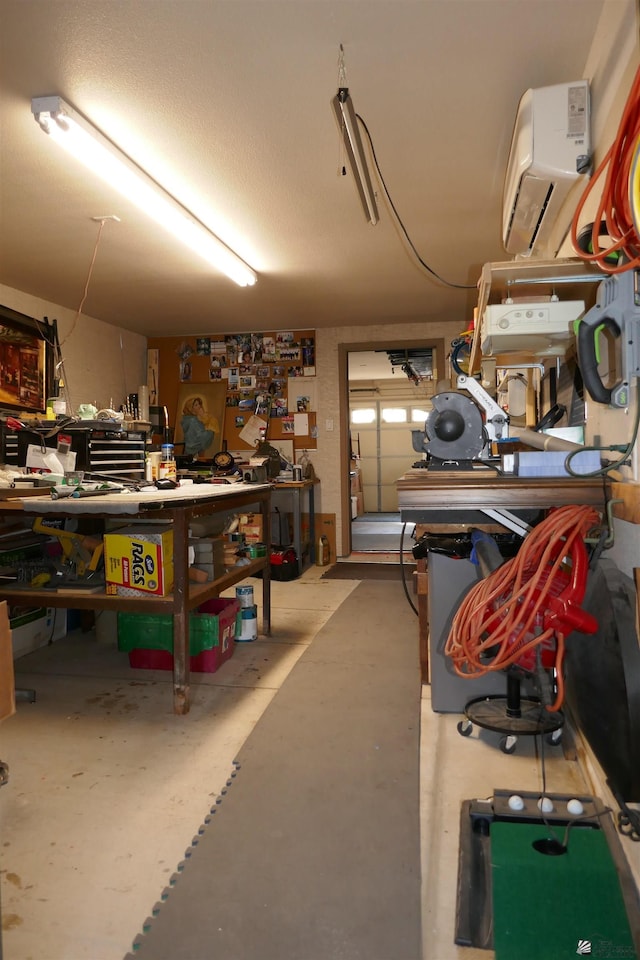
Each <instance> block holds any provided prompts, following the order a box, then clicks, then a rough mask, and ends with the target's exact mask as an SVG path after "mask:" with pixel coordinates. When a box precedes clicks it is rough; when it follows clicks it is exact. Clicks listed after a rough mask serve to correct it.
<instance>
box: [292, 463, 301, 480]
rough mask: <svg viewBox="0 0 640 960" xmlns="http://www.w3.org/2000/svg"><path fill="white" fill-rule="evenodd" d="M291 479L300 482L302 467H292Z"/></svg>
mask: <svg viewBox="0 0 640 960" xmlns="http://www.w3.org/2000/svg"><path fill="white" fill-rule="evenodd" d="M293 480H294V482H295V483H300V481H301V480H302V467H299V466H294V467H293Z"/></svg>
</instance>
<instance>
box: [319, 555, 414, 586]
mask: <svg viewBox="0 0 640 960" xmlns="http://www.w3.org/2000/svg"><path fill="white" fill-rule="evenodd" d="M413 569H414V567H413V564H411V565H407V564H405V565H404V573H405V577H406V578H407V579H410V578H411V575H412V572H413ZM321 579H322V580H397V581H398V582H401V581H402V569H401V567H400V562H398V563H374V562H372V563H366V562H365V563H358V562H355V563H354V562H353V561H351V560H345V561H344V562H342V563H340V561H338V563H334V564H333V566H332V567H329V569H328V570H326V571H325V572H324V573H323V574H322V577H321Z"/></svg>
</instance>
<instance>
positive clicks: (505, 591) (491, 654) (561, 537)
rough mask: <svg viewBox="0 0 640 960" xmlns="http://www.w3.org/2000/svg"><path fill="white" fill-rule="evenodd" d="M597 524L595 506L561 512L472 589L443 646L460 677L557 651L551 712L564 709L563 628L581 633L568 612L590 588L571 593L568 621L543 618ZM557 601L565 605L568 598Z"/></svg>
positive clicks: (551, 516)
mask: <svg viewBox="0 0 640 960" xmlns="http://www.w3.org/2000/svg"><path fill="white" fill-rule="evenodd" d="M599 523H600V517H599V514H598V513H596V511H595V510H594V509H593V508H592V507H588V506H566V507H558V508H557V509H556V510H553V511H552V512H551V513H550V514H549V515H548V516H547V517H546V518H545V520H543V521H542V522H541V523H539V524H538V526H536V527H534V529H533V530H532V531H531V533H529V534H528V535H527V536H526V537H525V539H524V541H523V543H522V546H521V547H520V550H519V551H518V553H517V555H516V556H515V557H513V558H512V559H511V560H508V561H506V562H505V563H504V564H502V566H501V567H499V568H498V569H497V570H495V571H494V572H493V573H492V574H490V575H489V576H488V577H486V578H485V579H483V580H480V581H479V582H478V583H477V584H476V585H475V586H474V587H472V588H471V590H470V591H469V593H467V595H466V597H465V598H464V600H463V601H462V603H461V604H460V607H459V608H458V610H457V612H456V614H455V616H454V619H453V623H452V625H451V630H450V633H449V637H448V639H447V642H446V644H445V649H444V652H445V655H446V656H448V657H450V658H451V660H452V663H453V667H454V669H455V671H456V673H457V674H458V676H460V677H465V678H467V679H474V678H476V677H480V676H484V675H485V674H487V673H490V672H492V671H497V670H505V669H506V668H507V667H509V666H511V665H512V664H514V663H517V662H518V661H520V662H522V661H523V660H527V654H529V658H528V659H529V660H530V659H531V652H532V651H533V650H534V648H535V647H537V646H539V645H544V646H546V649H547V650H549V649H550V648H551V649H552V650H553V648H555V663H554V667H555V670H556V674H557V677H556V685H557V687H556V693H557V696H556V701H555V703H554V704H553V705H552V706H547V709H548V710H550V711H555V710H558V709H559V708H560V706H561V704H562V701H563V699H564V683H563V677H562V663H563V658H564V636H565V634H564V632H563V629H562V627H565V628H566V627H568V630H567V632H569V631H570V630H571V629H574V628H575V626H574V624H573V623H571V620H572V615H571V611H570V610H569V609H568V607H569V606H570V605H572V604H576V603H580V602H581V601H582V594H583V593H584V585H582V589H580V588H578V589H577V590H576V589H575V588H573V589H572V591H571V594H572V595H571V598H570V600H569V603H568V604H567V611H566V621H565V622H563V614H560V616H559V617H557V618H556V617H554V616H552V617H550V618H549V617H548V616H545V615H546V613H547V611H548V609H549V608H550V607H551V606H553V604H554V600H555V598H557V592H555V593H554V584H555V585H557V580H558V578H560V579H562V581H563V583H565V584H566V582H567V580H568V577H567V574H566V572H562V571H561V568H562V567H563V564H565V561H566V560H567V558H568V556H569V555H570V554H571V553H572V551H574V550H575V548H576V547H577V546H579V547H580V548H581V549H582V550H584V547H583V543H582V541H583V539H584V536H585V534H586V533H587V532H588V531H589V530H590V529H591V528H592V527H594V525H597V524H599ZM578 541H580V543H579V544H578ZM578 594H580V595H578ZM558 604H559V605H560V607H562V605H563V601H562V598H560V599H559V600H558V601H557V603H556V606H558ZM580 613H582V611H580ZM583 617H584V618H585V623H586V627H585V628H586V629H590V630H592V629H593V627H591V626H589V624H588V621H589V620H591V619H592V618H589V615H588V614H583ZM545 619H546V620H547V624H548V625H545ZM593 623H595V621H593Z"/></svg>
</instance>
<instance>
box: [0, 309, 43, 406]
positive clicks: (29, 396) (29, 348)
mask: <svg viewBox="0 0 640 960" xmlns="http://www.w3.org/2000/svg"><path fill="white" fill-rule="evenodd" d="M54 337H55V328H54V326H53V325H52V324H50V323H49V322H48V321H44V322H40V321H39V320H34V319H33V318H32V317H27V316H25V315H24V314H22V313H18V312H17V311H16V310H11V309H10V307H2V306H0V407H1V408H3V409H6V410H15V411H24V412H25V413H33V414H40V413H44V412H45V410H46V406H47V396H49V395H50V393H51V391H52V385H53V349H52V344H53V340H54Z"/></svg>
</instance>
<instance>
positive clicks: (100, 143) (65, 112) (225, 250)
mask: <svg viewBox="0 0 640 960" xmlns="http://www.w3.org/2000/svg"><path fill="white" fill-rule="evenodd" d="M31 111H32V113H33V115H34V117H35V119H36V120H37V122H38V123H39V124H40V126H41V127H42V129H43V130H44V131H45V133H48V134H49V136H50V137H51V138H52V139H53V140H55V141H56V142H57V143H59V144H60V146H61V147H64V149H65V150H67V151H68V152H69V153H70V154H71V155H72V156H73V157H75V158H76V160H79V161H80V162H81V163H83V164H84V165H85V166H86V167H88V169H89V170H91V172H92V173H94V174H96V176H99V177H101V178H102V179H103V180H105V181H106V182H107V183H108V184H109V185H110V186H112V187H113V188H114V189H115V190H117V191H118V193H120V194H122V196H124V197H126V198H127V199H128V200H130V201H131V202H132V203H134V204H135V205H136V206H137V207H138V208H139V209H140V210H142V211H143V213H146V214H147V215H148V216H149V217H151V218H152V220H155V221H156V223H157V224H159V225H160V226H161V227H163V228H164V229H165V230H168V231H169V233H171V234H173V235H174V236H175V237H176V238H177V239H178V240H180V241H182V243H184V244H185V245H186V246H187V247H189V248H190V249H191V250H193V251H194V253H197V254H199V255H200V256H201V257H203V258H204V259H205V260H206V261H207V262H208V263H211V264H212V265H213V266H214V267H216V269H218V270H220V271H221V272H222V273H224V274H226V275H227V276H228V277H229V278H230V279H231V280H234V281H235V282H236V283H237V284H239V286H241V287H247V286H253V284H254V283H255V282H256V280H257V279H258V277H257V275H256V273H255V272H254V271H253V270H252V269H251V267H250V266H248V264H246V263H245V262H244V260H242V258H241V257H239V256H238V254H237V253H235V252H234V251H233V250H232V249H231V248H230V247H228V246H227V245H226V244H225V243H223V242H222V240H219V239H218V237H216V235H215V234H214V233H212V232H211V231H210V230H209V229H208V228H207V227H205V226H204V224H202V223H200V222H199V221H198V220H197V219H196V218H195V217H194V216H193V215H192V214H191V213H190V212H189V211H188V210H187V209H186V208H185V207H183V206H182V205H181V204H180V203H178V201H177V200H176V199H175V198H174V197H172V196H171V195H170V194H169V193H167V192H166V191H165V190H164V189H163V188H162V187H160V186H159V185H158V184H157V183H155V181H154V180H152V178H151V177H150V176H149V175H148V174H147V173H145V171H144V170H142V168H141V167H138V166H137V164H135V163H134V162H133V161H132V160H130V159H129V157H127V156H126V155H125V154H124V153H122V152H121V151H120V150H119V149H118V148H117V147H116V146H115V145H114V144H113V143H111V141H110V140H108V139H107V138H106V137H105V136H104V135H103V134H102V133H100V131H99V130H97V129H96V128H95V127H93V126H92V125H91V124H90V123H89V121H88V120H86V119H85V118H84V117H83V116H82V115H81V114H79V113H78V112H77V111H76V110H74V109H73V107H70V106H69V105H68V104H67V103H65V102H64V100H62V98H61V97H57V96H54V97H35V98H34V99H33V100H32V101H31Z"/></svg>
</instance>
